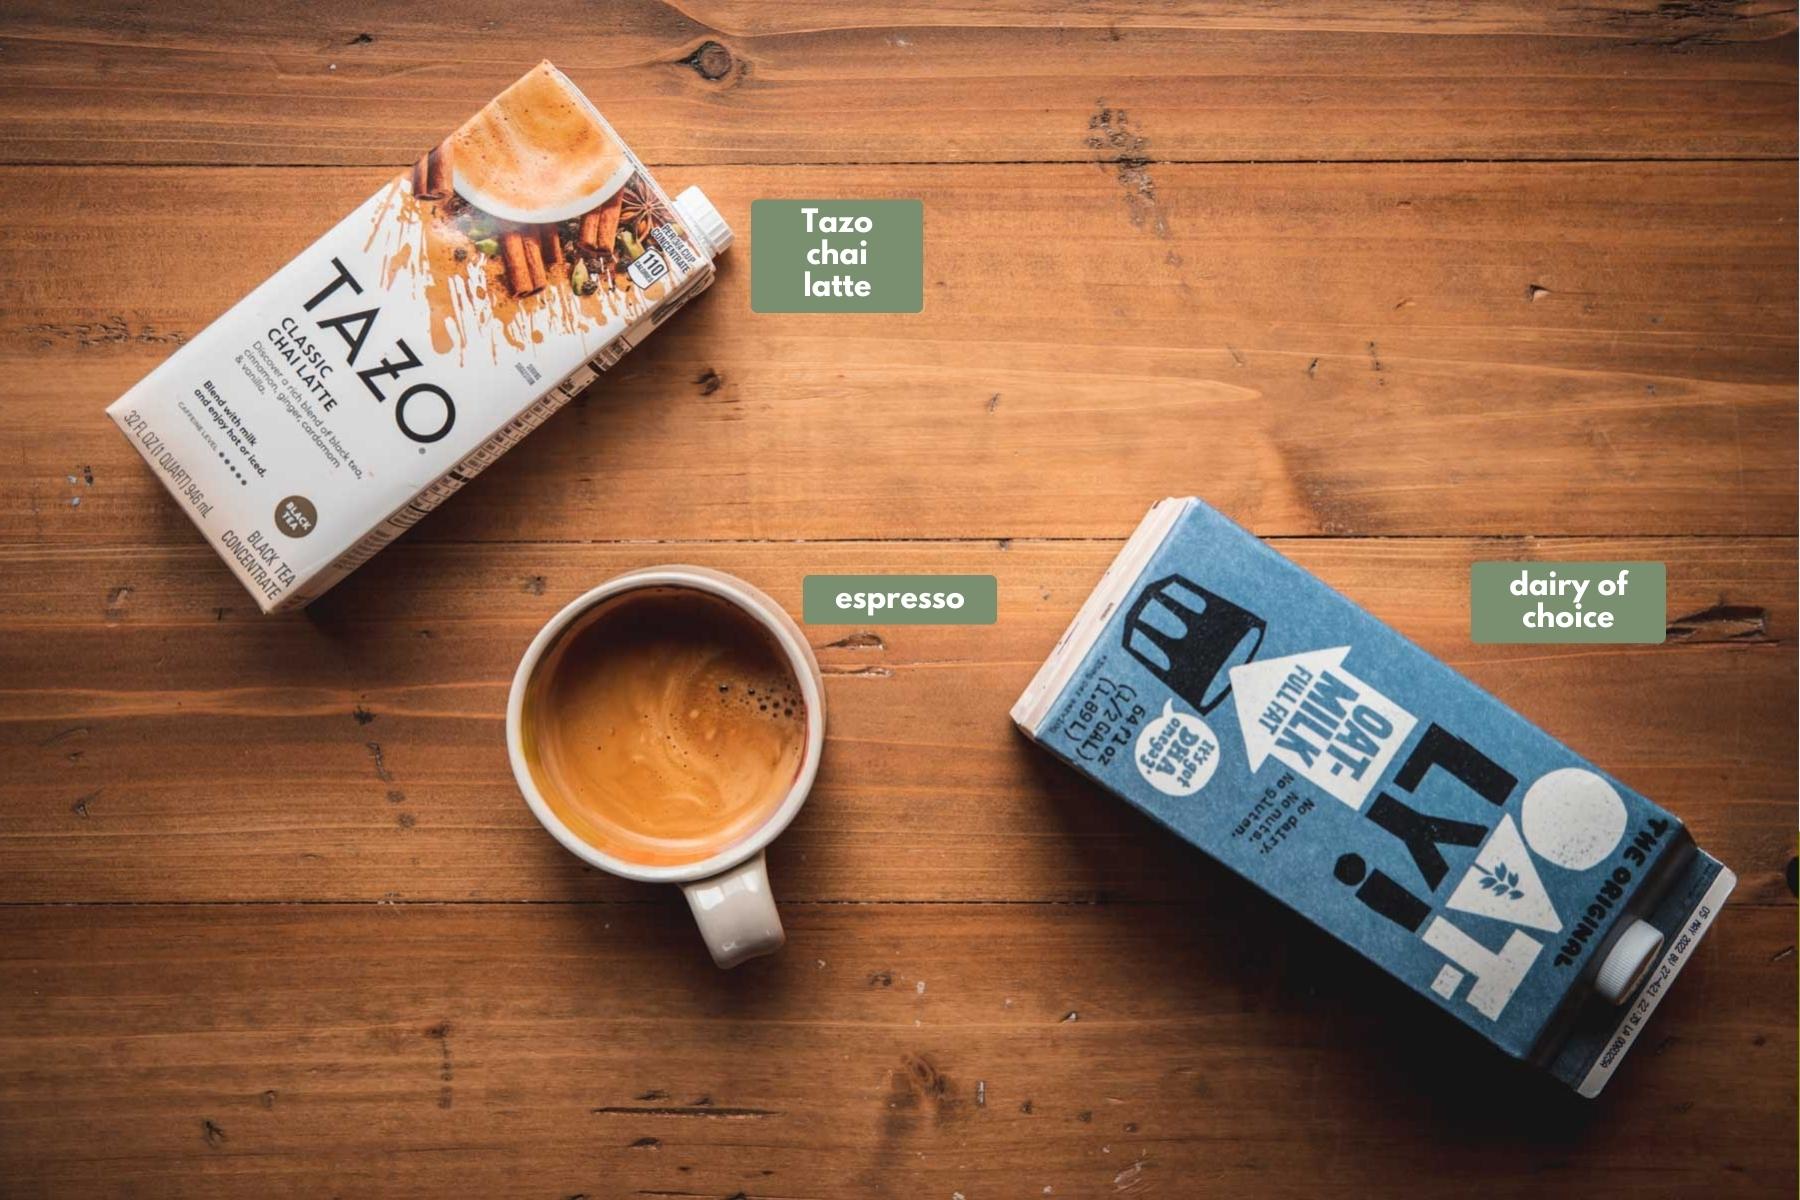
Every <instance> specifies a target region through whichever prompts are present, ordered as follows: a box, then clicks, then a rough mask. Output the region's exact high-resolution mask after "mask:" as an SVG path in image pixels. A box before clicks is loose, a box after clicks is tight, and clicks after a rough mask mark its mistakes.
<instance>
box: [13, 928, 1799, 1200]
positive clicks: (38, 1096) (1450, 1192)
mask: <svg viewBox="0 0 1800 1200" xmlns="http://www.w3.org/2000/svg"><path fill="white" fill-rule="evenodd" d="M1218 911H1219V910H1218V909H1215V908H1212V907H1209V906H1178V907H1172V908H1163V907H1156V906H1152V907H1132V906H1099V907H1085V906H1075V907H1067V906H1039V905H1028V906H985V905H948V906H945V905H920V906H898V907H896V906H885V905H875V906H862V905H849V906H841V905H830V906H804V905H801V906H790V908H789V911H788V928H789V937H790V940H789V943H788V946H787V948H786V950H784V951H783V952H782V954H781V955H779V956H778V957H776V958H772V959H765V960H761V961H758V962H755V963H752V964H750V965H748V966H746V967H744V968H741V969H740V970H739V971H737V972H735V973H733V974H732V975H729V976H727V975H722V974H720V973H719V972H717V971H715V970H714V969H713V967H712V966H711V965H710V963H708V962H706V961H705V956H704V954H703V953H702V952H701V951H700V948H699V945H698V942H697V939H696V938H694V936H693V935H692V932H691V930H690V929H688V928H686V926H687V925H688V924H689V920H690V919H689V917H688V916H687V914H686V912H685V911H684V909H683V908H682V907H680V906H679V905H678V902H676V901H674V900H673V899H671V901H670V902H668V903H665V904H659V905H653V906H640V907H634V908H620V909H595V908H592V907H587V906H578V905H577V906H572V905H524V906H513V905H485V906H469V905H453V906H449V907H443V908H440V907H433V906H411V905H402V906H397V907H388V908H377V907H372V906H366V905H365V906H351V907H339V906H330V905H307V906H298V907H285V906H276V907H270V906H257V905H250V906H242V905H239V906H225V907H222V908H206V907H196V906H177V907H172V908H164V907H149V908H142V907H132V906H127V907H119V908H106V907H103V908H86V909H81V908H78V909H57V908H49V909H46V908H26V909H18V908H14V909H7V910H4V911H0V942H3V943H4V944H5V945H6V947H7V950H8V952H7V954H6V956H5V957H4V959H3V960H0V1174H3V1175H4V1177H5V1178H6V1180H7V1191H8V1194H9V1195H11V1196H14V1197H20V1198H25V1197H38V1196H54V1195H65V1194H82V1195H119V1194H130V1195H134V1196H165V1195H167V1196H181V1197H184V1198H196V1197H209V1196H225V1195H245V1194H256V1195H271V1194H279V1195H351V1194H353V1195H365V1194H380V1195H384V1196H414V1195H418V1196H445V1195H498V1194H505V1195H540V1196H572V1195H576V1194H584V1195H592V1196H615V1195H627V1194H638V1195H650V1196H668V1197H676V1196H681V1197H687V1196H706V1197H722V1196H727V1195H731V1194H733V1193H737V1194H742V1195H746V1196H755V1197H816V1196H822V1195H852V1194H854V1195H862V1196H897V1197H899V1196H904V1197H915V1196H942V1197H949V1196H951V1195H952V1194H953V1193H961V1194H962V1195H964V1196H967V1197H970V1198H972V1200H978V1198H980V1197H986V1196H1038V1195H1045V1194H1047V1195H1050V1196H1054V1197H1067V1196H1101V1195H1105V1196H1112V1195H1118V1194H1121V1193H1123V1194H1126V1195H1134V1194H1163V1195H1193V1194H1196V1192H1198V1191H1202V1190H1203V1191H1204V1192H1205V1193H1206V1194H1220V1195H1249V1194H1254V1195H1258V1196H1274V1197H1295V1198H1300V1197H1314V1196H1317V1195H1318V1194H1319V1181H1320V1180H1321V1179H1330V1180H1331V1181H1332V1183H1333V1186H1334V1187H1336V1188H1340V1189H1343V1190H1345V1191H1346V1192H1347V1193H1348V1194H1352V1195H1396V1194H1402V1193H1404V1194H1406V1195H1409V1196H1419V1197H1423V1198H1432V1197H1445V1198H1455V1200H1461V1198H1463V1197H1466V1196H1467V1195H1468V1189H1469V1186H1470V1185H1469V1180H1470V1179H1480V1180H1485V1181H1489V1182H1488V1183H1484V1184H1483V1187H1484V1188H1486V1189H1487V1190H1488V1191H1489V1192H1490V1193H1491V1194H1494V1195H1499V1196H1527V1195H1546V1194H1549V1195H1600V1194H1607V1193H1609V1192H1611V1191H1616V1190H1617V1187H1618V1181H1619V1180H1620V1179H1621V1178H1629V1179H1630V1181H1631V1184H1630V1188H1631V1192H1632V1194H1633V1195H1638V1196H1644V1197H1665V1196H1666V1197H1687V1196H1693V1195H1699V1194H1715V1193H1716V1192H1717V1191H1718V1189H1719V1188H1720V1186H1721V1183H1722V1181H1728V1190H1729V1192H1730V1194H1732V1195H1733V1196H1746V1197H1750V1196H1756V1197H1761V1196H1782V1197H1785V1196H1790V1195H1791V1194H1792V1191H1793V1178H1794V1137H1793V1132H1794V1122H1795V1101H1794V1087H1793V1063H1794V1055H1795V1053H1796V1043H1795V1027H1794V1020H1793V999H1794V997H1793V974H1794V972H1793V962H1792V957H1791V956H1792V951H1793V939H1794V929H1793V912H1792V910H1791V909H1786V910H1775V909H1755V908H1744V909H1738V908H1735V907H1733V908H1728V909H1727V910H1726V911H1725V913H1724V915H1723V916H1722V917H1721V919H1720V921H1719V924H1718V926H1717V927H1716V929H1715V930H1714V932H1713V933H1711V934H1710V935H1709V936H1708V937H1707V939H1706V941H1705V942H1704V943H1702V945H1701V946H1700V948H1699V950H1698V952H1697V953H1696V955H1695V957H1694V960H1693V962H1692V964H1691V965H1690V966H1689V967H1688V969H1687V971H1686V973H1685V974H1684V975H1683V976H1682V978H1681V980H1680V981H1679V984H1678V986H1677V987H1676V988H1675V989H1674V990H1673V992H1672V993H1671V995H1670V996H1669V999H1668V1001H1667V1002H1666V1003H1665V1004H1664V1005H1663V1006H1662V1007H1661V1008H1660V1009H1659V1010H1658V1012H1657V1014H1656V1016H1655V1019H1654V1021H1653V1023H1652V1025H1651V1027H1650V1029H1649V1031H1648V1034H1647V1036H1646V1038H1645V1039H1644V1040H1643V1041H1642V1042H1641V1043H1640V1045H1639V1047H1638V1049H1637V1050H1636V1052H1635V1053H1634V1054H1633V1056H1632V1057H1631V1058H1630V1059H1629V1060H1627V1061H1626V1063H1625V1064H1624V1067H1623V1068H1622V1070H1621V1072H1620V1074H1619V1076H1618V1078H1617V1079H1616V1080H1615V1081H1614V1082H1613V1084H1612V1086H1611V1088H1610V1089H1609V1091H1608V1093H1607V1095H1606V1097H1605V1098H1604V1100H1603V1101H1602V1102H1600V1103H1595V1104H1588V1103H1586V1102H1583V1101H1580V1100H1577V1099H1576V1098H1574V1096H1573V1095H1572V1094H1571V1093H1568V1092H1566V1091H1565V1090H1563V1089H1562V1088H1561V1087H1560V1085H1557V1084H1555V1083H1552V1082H1550V1081H1548V1080H1544V1079H1540V1078H1536V1077H1533V1076H1530V1075H1528V1074H1526V1073H1524V1072H1522V1071H1518V1070H1515V1069H1512V1068H1509V1066H1508V1064H1507V1063H1506V1061H1505V1060H1504V1059H1502V1058H1501V1057H1500V1056H1499V1055H1498V1054H1497V1053H1495V1052H1493V1051H1491V1050H1490V1049H1489V1048H1488V1047H1486V1046H1484V1045H1482V1044H1481V1043H1480V1042H1479V1040H1478V1039H1476V1038H1474V1037H1473V1036H1471V1035H1469V1034H1468V1033H1467V1032H1466V1031H1464V1030H1462V1029H1459V1028H1456V1027H1454V1026H1452V1025H1451V1023H1450V1022H1449V1021H1448V1020H1446V1019H1443V1018H1441V1017H1439V1016H1437V1015H1435V1014H1431V1015H1428V1014H1426V1013H1425V1011H1424V1006H1423V1004H1422V1002H1420V1001H1418V1000H1417V999H1415V998H1413V997H1411V996H1408V995H1406V994H1404V993H1403V992H1402V991H1401V990H1400V989H1399V988H1398V987H1397V986H1395V985H1394V984H1392V983H1391V982H1389V981H1387V980H1385V979H1382V978H1378V977H1376V976H1375V975H1374V973H1373V972H1372V971H1370V970H1369V969H1368V968H1366V967H1364V966H1363V965H1362V964H1360V963H1359V962H1357V961H1355V960H1353V959H1352V957H1351V956H1350V955H1348V954H1347V953H1345V952H1343V951H1341V950H1338V949H1336V948H1334V947H1332V946H1330V945H1328V944H1326V943H1325V942H1324V941H1323V939H1322V938H1321V937H1320V936H1319V935H1317V934H1315V933H1313V932H1312V931H1311V930H1310V929H1308V928H1307V927H1305V926H1303V925H1302V924H1301V923H1300V922H1299V921H1297V920H1296V919H1294V918H1292V917H1291V916H1289V915H1288V914H1286V913H1284V912H1281V911H1279V910H1276V909H1275V908H1274V907H1273V906H1272V905H1268V904H1263V903H1260V902H1255V903H1240V904H1233V905H1232V906H1231V907H1230V909H1229V910H1228V911H1229V912H1230V914H1231V919H1230V920H1228V921H1220V920H1217V919H1216V913H1217V912H1218ZM1721 1063H1729V1064H1730V1068H1729V1073H1728V1075H1727V1074H1725V1073H1722V1072H1721V1069H1720V1064H1721ZM1376 1101H1378V1102H1376ZM1670 1146H1679V1147H1681V1153H1679V1154H1670V1153H1669V1152H1668V1148H1669V1147H1670ZM1397 1147H1404V1148H1405V1152H1404V1153H1396V1148H1397ZM1652 1164H1653V1165H1654V1169H1650V1167H1651V1165H1652ZM1046 1188H1047V1189H1050V1190H1049V1191H1048V1192H1044V1191H1043V1189H1046Z"/></svg>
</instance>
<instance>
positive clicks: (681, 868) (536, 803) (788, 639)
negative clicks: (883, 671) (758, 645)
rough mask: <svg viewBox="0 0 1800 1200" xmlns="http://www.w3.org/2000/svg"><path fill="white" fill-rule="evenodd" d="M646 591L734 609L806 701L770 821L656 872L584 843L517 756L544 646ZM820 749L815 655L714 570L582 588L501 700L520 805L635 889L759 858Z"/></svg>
mask: <svg viewBox="0 0 1800 1200" xmlns="http://www.w3.org/2000/svg"><path fill="white" fill-rule="evenodd" d="M652 587H678V588H688V589H690V590H694V591H700V592H705V593H708V594H709V595H712V596H716V597H718V598H719V599H721V600H724V601H726V602H727V603H729V604H731V605H732V606H733V607H735V608H737V609H738V610H739V611H741V612H743V613H744V614H746V615H747V616H749V617H751V618H752V619H754V620H755V621H757V622H758V623H759V624H761V625H762V627H763V628H765V629H767V630H768V631H769V633H770V634H771V635H773V636H774V638H775V641H776V643H777V644H778V645H779V646H780V647H781V649H782V652H783V653H784V654H785V655H786V656H787V660H788V666H789V667H790V669H792V670H793V672H794V678H795V681H796V682H797V683H798V684H799V685H800V694H801V698H802V699H803V700H804V701H805V703H806V749H805V753H804V755H803V757H802V758H801V761H800V770H799V772H798V773H797V774H796V775H795V776H794V782H793V784H792V786H790V787H789V788H788V792H787V795H786V796H784V797H783V798H782V801H781V804H780V805H779V806H778V807H777V808H776V809H775V811H774V812H773V813H771V814H770V815H769V818H768V819H767V820H766V821H764V822H763V823H762V824H761V825H760V826H758V827H757V828H756V830H755V831H754V832H752V833H751V834H750V835H749V836H748V837H746V838H744V840H742V841H740V842H737V843H735V844H733V845H731V846H727V847H726V848H725V849H723V850H721V851H719V852H718V853H717V854H714V855H712V856H711V857H708V858H704V859H701V860H699V861H697V862H691V863H674V864H668V865H663V866H651V865H647V864H644V863H634V862H631V861H629V860H627V859H622V858H618V857H615V856H614V855H611V854H608V853H606V852H605V851H604V850H601V849H599V848H597V847H595V846H593V845H592V844H590V843H588V842H587V841H584V840H583V839H582V838H580V837H579V836H577V835H576V833H575V832H574V831H573V830H572V829H570V828H569V827H568V826H567V825H566V824H564V823H563V820H562V818H561V817H559V816H557V815H556V813H555V811H554V810H552V809H551V807H550V805H549V803H548V802H547V801H546V800H545V799H544V796H543V793H542V792H541V791H540V790H539V789H538V786H537V780H536V779H534V778H533V777H532V774H531V765H530V763H528V762H526V760H525V750H524V737H523V732H524V712H525V693H526V690H527V685H528V684H529V683H530V681H531V677H532V675H533V673H534V672H535V671H536V669H537V665H538V663H539V662H540V661H542V659H543V656H544V652H545V651H546V650H548V649H549V648H550V645H551V643H553V642H554V641H555V640H556V638H557V637H558V636H559V635H561V634H562V632H563V631H564V630H565V629H567V628H568V627H569V626H570V625H571V624H572V623H574V621H575V620H576V619H577V618H578V617H580V616H581V615H582V614H584V613H586V612H587V611H588V610H589V609H591V608H593V607H594V606H595V605H597V604H599V603H601V602H602V601H605V600H609V599H611V598H612V597H614V596H618V595H621V594H623V593H625V592H632V591H637V590H639V589H642V588H652ZM824 748H825V692H824V688H823V686H822V682H821V677H820V674H819V664H818V660H817V658H815V657H814V655H813V651H812V645H811V644H810V643H809V642H807V640H806V638H805V636H804V635H803V634H802V633H801V632H800V627H799V626H798V625H796V624H795V623H794V620H793V618H792V617H790V616H788V614H787V611H786V610H785V609H783V608H782V607H781V606H780V605H778V604H776V603H775V601H774V600H773V599H771V598H770V597H769V596H768V595H766V594H765V593H764V592H762V591H761V590H759V589H758V588H756V587H754V586H752V585H751V584H749V583H747V582H745V581H744V580H742V579H739V578H737V577H736V576H734V575H727V574H726V573H725V572H723V571H715V570H713V569H712V568H710V567H699V566H692V565H689V564H685V563H672V564H668V565H665V566H658V567H644V568H641V569H639V570H635V571H627V572H625V573H624V574H622V575H615V576H613V577H612V578H611V579H608V580H606V581H605V582H604V583H601V584H599V585H598V586H596V587H592V588H589V589H588V590H587V591H585V592H583V593H582V594H581V595H579V596H577V597H575V599H573V600H571V601H569V603H567V604H565V605H564V606H563V607H562V608H561V609H560V610H558V612H557V613H556V615H555V616H553V617H551V618H550V619H549V620H548V621H546V622H545V623H544V626H543V628H541V629H539V630H538V632H537V636H536V637H534V638H533V639H532V640H531V645H530V646H528V647H527V648H526V650H525V653H524V655H523V656H522V657H521V658H520V659H519V666H518V668H517V670H515V671H514V672H513V681H512V690H511V691H510V693H509V694H508V696H507V701H506V752H507V757H508V758H509V759H510V760H511V763H512V773H513V781H514V782H515V783H517V784H518V786H519V791H520V792H521V793H522V794H523V795H524V797H525V803H526V806H527V807H529V808H530V809H531V814H532V815H533V816H535V817H536V818H537V819H538V823H539V824H540V825H542V826H543V827H544V828H545V829H546V830H547V831H548V832H549V833H550V836H552V837H554V838H555V839H556V840H557V841H558V842H560V843H562V847H563V849H565V850H567V851H569V852H570V853H571V854H573V855H575V857H577V858H579V859H581V860H582V861H583V862H585V863H587V864H588V865H590V866H594V867H598V868H600V869H601V870H602V871H606V872H608V873H610V874H613V875H618V876H621V877H623V878H625V879H633V880H637V881H639V882H641V883H691V882H694V881H695V880H700V879H708V878H710V877H712V876H714V875H717V874H720V873H721V872H723V871H728V870H730V869H731V868H733V867H735V866H737V865H739V864H740V863H742V862H744V861H746V860H748V859H750V858H753V857H755V856H756V855H758V854H760V853H762V851H763V849H764V848H765V847H767V846H768V844H769V843H770V842H772V841H774V840H775V838H777V837H779V836H780V834H781V832H782V831H783V830H785V829H786V828H787V827H788V825H789V823H790V822H792V821H793V819H794V817H795V816H796V815H797V814H798V813H799V811H800V808H801V806H802V805H803V804H805V803H806V799H807V796H808V795H809V794H810V793H811V791H812V786H813V781H814V780H815V779H816V778H817V776H818V773H819V759H820V756H821V754H822V752H823V751H824Z"/></svg>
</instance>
